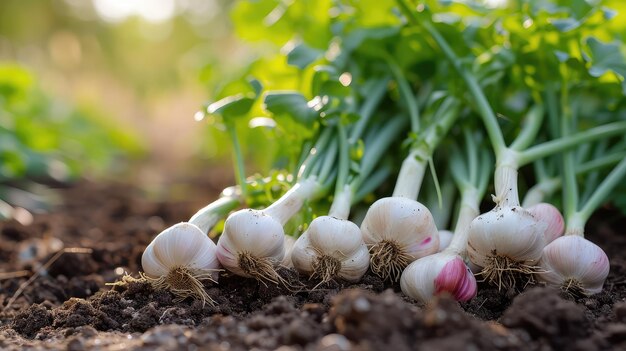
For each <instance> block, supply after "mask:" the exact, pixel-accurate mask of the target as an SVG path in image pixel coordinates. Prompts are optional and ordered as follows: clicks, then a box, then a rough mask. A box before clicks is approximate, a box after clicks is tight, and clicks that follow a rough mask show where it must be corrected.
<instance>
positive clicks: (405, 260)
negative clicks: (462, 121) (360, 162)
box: [361, 98, 459, 280]
mask: <svg viewBox="0 0 626 351" xmlns="http://www.w3.org/2000/svg"><path fill="white" fill-rule="evenodd" d="M458 107H459V106H458V104H457V102H456V101H455V100H454V99H453V98H446V99H445V100H444V101H443V102H442V104H441V106H440V107H439V109H438V111H437V113H436V115H435V116H434V118H433V121H434V122H433V123H432V124H431V125H430V126H429V127H428V128H427V129H425V130H424V131H423V132H422V133H419V138H418V141H416V142H415V143H414V146H413V148H412V150H411V152H409V155H408V156H407V157H406V158H405V159H404V161H403V162H402V166H401V168H400V173H399V175H398V179H397V181H396V187H395V189H394V192H393V195H392V196H391V197H386V198H382V199H379V200H377V201H376V202H374V203H373V204H372V205H371V206H370V208H369V210H368V211H367V214H366V215H365V218H364V219H363V222H362V223H361V233H362V235H363V240H364V241H365V243H366V244H367V246H368V247H369V249H370V255H371V260H370V266H371V268H372V272H374V273H375V274H376V275H378V276H380V277H382V278H383V279H391V280H398V279H399V278H400V274H402V271H403V270H404V268H405V267H406V266H407V265H408V264H409V263H411V262H413V261H415V260H416V259H418V258H421V257H424V256H428V255H431V254H433V253H435V252H437V250H438V249H439V233H438V231H437V228H436V226H435V221H434V219H433V216H432V214H431V213H430V211H429V210H428V208H426V207H425V206H424V205H422V204H421V203H419V202H417V201H416V199H417V195H418V193H419V189H420V187H421V183H422V179H423V177H424V172H425V170H426V166H427V164H428V160H429V159H430V157H431V156H432V152H433V150H434V149H435V148H436V146H437V145H438V143H439V142H440V141H441V139H442V138H443V136H444V135H445V134H446V133H447V131H448V130H449V129H450V128H451V126H452V124H453V123H454V121H455V120H456V118H457V117H458V115H459V111H458Z"/></svg>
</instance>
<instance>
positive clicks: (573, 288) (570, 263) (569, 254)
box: [537, 235, 610, 295]
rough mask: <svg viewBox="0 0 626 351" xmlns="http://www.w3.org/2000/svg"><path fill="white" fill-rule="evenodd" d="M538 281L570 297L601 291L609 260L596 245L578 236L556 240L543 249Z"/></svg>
mask: <svg viewBox="0 0 626 351" xmlns="http://www.w3.org/2000/svg"><path fill="white" fill-rule="evenodd" d="M539 266H541V268H542V269H543V270H544V272H542V273H540V274H537V277H538V279H539V280H541V281H544V282H546V283H547V284H549V285H551V286H554V287H558V288H561V289H563V290H566V291H568V292H571V293H573V294H578V295H580V294H584V295H592V294H597V293H599V292H600V291H602V286H603V285H604V281H605V280H606V277H607V276H608V275H609V268H610V266H609V258H608V257H607V256H606V253H604V251H603V250H602V249H601V248H600V247H599V246H598V245H596V244H594V243H592V242H591V241H589V240H587V239H585V238H583V237H582V236H579V235H565V236H562V237H560V238H557V239H556V240H554V241H553V242H551V243H550V244H548V245H546V247H545V248H544V249H543V256H542V257H541V261H539Z"/></svg>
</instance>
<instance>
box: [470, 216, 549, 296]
mask: <svg viewBox="0 0 626 351" xmlns="http://www.w3.org/2000/svg"><path fill="white" fill-rule="evenodd" d="M547 227H548V224H547V223H545V222H544V221H540V220H538V219H537V218H536V217H535V216H533V215H532V214H531V213H530V212H528V211H527V210H525V209H524V208H522V207H520V206H505V207H499V206H498V207H496V208H495V209H494V210H492V211H490V212H487V213H484V214H482V215H480V216H478V217H476V218H475V219H474V220H473V221H472V223H471V224H470V227H469V237H468V245H467V251H468V256H469V259H470V261H471V262H472V263H474V264H475V265H477V266H479V267H482V272H481V274H482V275H483V277H484V278H485V279H486V280H487V281H489V282H490V283H492V284H495V285H497V286H498V288H507V289H508V288H511V287H513V286H515V285H516V283H517V282H516V279H517V278H516V277H517V276H519V273H522V274H527V276H528V277H532V274H534V273H536V272H537V271H538V270H539V269H538V267H537V263H538V262H539V259H540V258H541V253H542V251H543V248H544V246H545V238H544V233H545V231H546V228H547Z"/></svg>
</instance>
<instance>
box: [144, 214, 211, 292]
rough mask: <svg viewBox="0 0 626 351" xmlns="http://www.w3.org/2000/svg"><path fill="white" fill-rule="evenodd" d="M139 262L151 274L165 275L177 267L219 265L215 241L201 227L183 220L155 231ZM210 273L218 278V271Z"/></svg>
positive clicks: (196, 267) (195, 268)
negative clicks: (155, 233)
mask: <svg viewBox="0 0 626 351" xmlns="http://www.w3.org/2000/svg"><path fill="white" fill-rule="evenodd" d="M141 265H142V267H143V270H144V271H145V273H146V274H147V275H148V276H150V277H153V278H156V277H160V276H164V275H167V274H168V273H169V272H170V271H171V270H172V269H174V268H178V267H186V268H188V269H192V270H198V271H200V270H217V269H218V268H219V262H218V260H217V258H216V245H215V243H214V242H213V241H212V240H211V239H209V237H207V236H206V235H205V234H204V233H203V232H202V231H201V230H200V228H198V227H197V226H195V225H193V224H190V223H185V222H183V223H178V224H176V225H173V226H171V227H170V228H167V229H165V230H164V231H162V232H161V233H160V234H159V235H157V236H156V238H154V240H153V241H152V242H151V243H150V244H149V245H148V247H147V248H146V250H145V251H144V253H143V255H142V256H141ZM212 275H213V279H214V280H217V278H218V274H217V271H215V272H214V273H212Z"/></svg>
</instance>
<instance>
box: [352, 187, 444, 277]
mask: <svg viewBox="0 0 626 351" xmlns="http://www.w3.org/2000/svg"><path fill="white" fill-rule="evenodd" d="M361 233H362V235H363V240H364V241H365V244H367V246H368V247H369V248H370V255H371V267H372V271H373V272H374V273H375V274H377V275H379V276H381V277H383V278H385V279H388V278H391V279H394V280H398V279H399V278H400V274H402V270H404V268H405V267H406V266H407V265H408V264H409V263H411V262H413V261H415V260H416V259H418V258H421V257H424V256H428V255H432V254H434V253H435V252H437V250H439V232H438V231H437V228H436V227H435V221H434V219H433V216H432V214H431V213H430V211H429V210H428V209H427V208H426V207H425V206H424V205H422V204H420V203H419V202H417V201H415V200H412V199H408V198H404V197H387V198H382V199H380V200H378V201H376V202H374V204H372V206H370V208H369V210H368V211H367V215H365V218H364V219H363V223H362V224H361Z"/></svg>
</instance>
